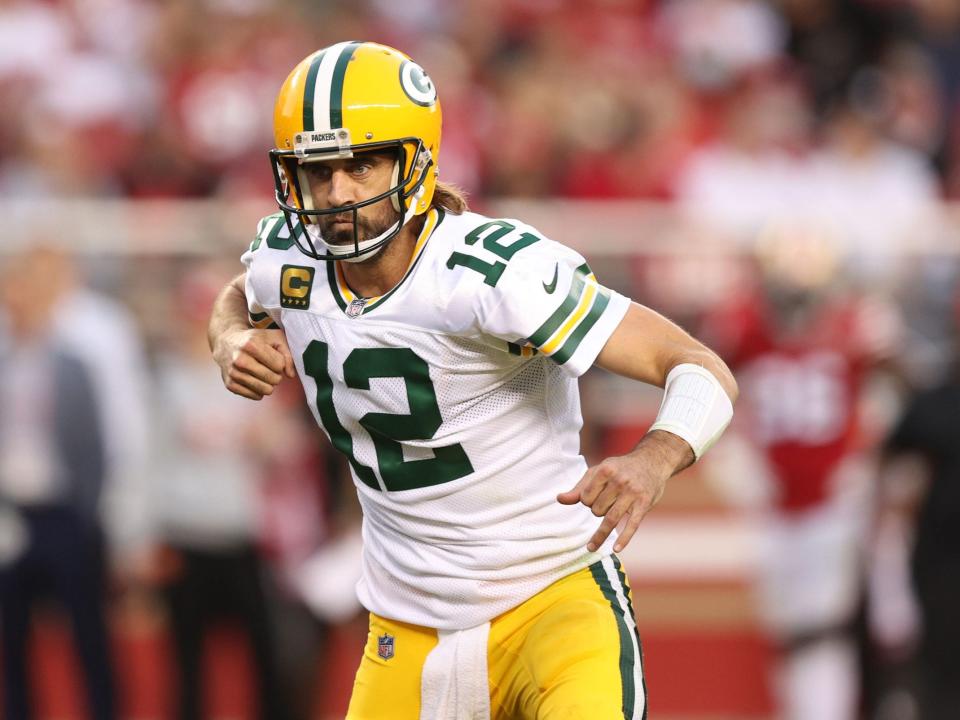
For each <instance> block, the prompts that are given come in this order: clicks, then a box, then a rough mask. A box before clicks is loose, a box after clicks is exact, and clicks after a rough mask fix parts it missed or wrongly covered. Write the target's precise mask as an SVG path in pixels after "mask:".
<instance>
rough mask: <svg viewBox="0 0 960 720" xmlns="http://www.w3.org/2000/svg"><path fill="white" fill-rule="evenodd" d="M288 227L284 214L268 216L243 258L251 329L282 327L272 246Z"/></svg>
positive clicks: (259, 226) (262, 220) (241, 258)
mask: <svg viewBox="0 0 960 720" xmlns="http://www.w3.org/2000/svg"><path fill="white" fill-rule="evenodd" d="M284 230H286V223H285V222H284V220H283V216H282V215H281V214H280V213H276V214H274V215H268V216H267V217H265V218H263V219H261V220H260V222H259V223H257V235H256V237H255V238H254V240H253V242H252V243H251V244H250V247H249V248H248V249H247V251H246V252H245V253H243V255H242V256H241V257H240V261H241V262H242V263H243V266H244V268H246V281H245V285H244V292H245V294H246V297H247V319H248V320H249V322H250V326H251V327H255V328H261V329H264V328H278V327H280V310H279V298H278V297H277V295H278V293H277V291H276V287H275V286H276V285H277V283H276V282H271V281H270V278H271V276H272V273H271V267H272V266H273V265H274V263H272V262H271V258H270V255H269V249H270V242H271V241H272V240H273V239H274V238H276V237H277V236H278V235H279V234H280V233H281V232H282V231H284Z"/></svg>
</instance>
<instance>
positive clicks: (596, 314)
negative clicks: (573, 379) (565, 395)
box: [551, 287, 610, 365]
mask: <svg viewBox="0 0 960 720" xmlns="http://www.w3.org/2000/svg"><path fill="white" fill-rule="evenodd" d="M609 303H610V291H609V290H607V289H606V288H602V287H601V288H598V289H597V297H596V299H595V300H594V301H593V307H592V308H590V312H588V313H587V316H586V317H585V318H584V319H583V320H581V321H580V324H579V325H577V327H576V329H575V330H574V331H573V332H572V333H570V337H568V338H567V341H566V342H565V343H564V344H563V345H562V346H561V347H560V349H559V350H557V351H556V352H555V353H554V354H553V355H551V357H552V358H553V360H554V362H556V363H557V365H563V364H564V363H565V362H566V361H567V360H569V359H570V358H571V356H572V355H573V354H574V353H575V352H576V351H577V348H578V347H580V343H581V341H582V340H583V338H584V336H585V335H586V334H587V333H588V332H590V328H592V327H593V326H594V325H596V323H597V320H599V319H600V316H601V315H603V311H604V310H606V309H607V305H608V304H609Z"/></svg>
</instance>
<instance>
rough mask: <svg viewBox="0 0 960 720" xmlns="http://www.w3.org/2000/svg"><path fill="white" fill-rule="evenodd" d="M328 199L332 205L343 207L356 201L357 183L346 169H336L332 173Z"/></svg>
mask: <svg viewBox="0 0 960 720" xmlns="http://www.w3.org/2000/svg"><path fill="white" fill-rule="evenodd" d="M327 201H328V202H329V204H330V207H341V206H342V205H349V204H350V203H353V202H356V183H354V182H353V179H352V178H351V177H350V174H349V173H348V172H346V171H345V170H335V171H334V172H333V173H332V174H331V175H330V185H329V187H328V188H327Z"/></svg>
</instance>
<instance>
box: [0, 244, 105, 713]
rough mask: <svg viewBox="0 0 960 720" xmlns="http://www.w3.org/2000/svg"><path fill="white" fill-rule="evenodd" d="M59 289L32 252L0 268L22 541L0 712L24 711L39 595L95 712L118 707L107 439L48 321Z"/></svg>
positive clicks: (6, 428)
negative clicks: (106, 505)
mask: <svg viewBox="0 0 960 720" xmlns="http://www.w3.org/2000/svg"><path fill="white" fill-rule="evenodd" d="M55 300H56V288H55V287H54V288H51V287H49V285H48V284H46V283H45V282H44V278H43V277H42V276H40V275H38V274H37V273H36V268H35V266H33V265H32V263H31V254H30V253H25V254H23V255H18V256H15V257H13V258H10V259H8V261H7V262H6V263H5V267H4V268H3V270H2V272H0V314H2V315H3V318H4V320H3V323H2V325H3V326H5V331H4V332H2V333H0V376H2V377H3V378H4V382H3V383H2V384H0V505H2V506H3V509H4V510H5V511H6V512H5V513H4V514H5V516H6V517H7V518H8V522H10V520H9V519H10V518H13V519H14V523H15V524H16V525H17V527H18V528H19V531H18V532H17V533H16V535H18V536H19V538H20V542H19V543H18V545H19V547H8V548H7V550H8V552H7V554H6V555H7V556H6V557H2V558H0V623H2V625H0V632H2V653H3V675H4V678H3V693H4V711H5V712H4V717H6V718H7V719H8V720H29V718H32V717H33V713H32V711H31V702H30V697H29V687H30V682H29V677H28V671H29V663H28V662H27V646H28V640H29V627H30V615H31V611H32V609H33V607H34V606H35V604H36V602H37V600H38V598H39V597H40V596H41V595H42V594H44V593H46V594H49V595H51V596H53V597H54V598H56V599H57V600H58V601H59V602H60V603H61V604H62V605H63V607H64V608H65V610H66V612H67V615H68V617H69V619H70V622H71V626H72V630H73V635H74V641H75V644H76V648H77V651H78V656H79V660H80V666H81V667H82V669H83V673H84V679H85V682H86V689H87V695H88V701H89V708H90V713H89V715H90V717H91V718H93V719H94V720H112V718H114V717H115V716H116V712H115V699H114V694H115V693H114V681H113V675H112V670H111V663H110V653H109V640H108V633H107V628H106V621H105V616H104V589H105V572H104V557H103V542H102V533H101V524H100V519H99V500H100V494H101V491H102V488H103V482H104V476H105V462H106V461H105V448H104V440H103V433H102V428H101V420H100V414H99V411H98V407H97V401H96V395H95V393H94V389H93V385H92V382H91V378H90V374H89V371H88V369H87V368H86V366H85V365H84V364H83V363H82V362H81V361H80V360H79V359H78V358H77V357H76V356H74V355H72V354H71V353H69V352H68V351H66V350H64V349H63V348H62V347H60V346H59V345H58V343H57V341H56V340H55V339H54V338H53V336H52V335H51V334H50V332H49V328H50V325H51V323H50V321H51V317H50V315H51V312H52V308H53V307H54V306H55Z"/></svg>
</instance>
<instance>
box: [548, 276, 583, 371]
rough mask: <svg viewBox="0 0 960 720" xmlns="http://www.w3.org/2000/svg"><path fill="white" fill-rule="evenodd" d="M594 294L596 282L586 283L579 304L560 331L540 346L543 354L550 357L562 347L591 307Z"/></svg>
mask: <svg viewBox="0 0 960 720" xmlns="http://www.w3.org/2000/svg"><path fill="white" fill-rule="evenodd" d="M596 294H597V282H596V280H595V279H593V280H589V281H588V282H587V283H586V289H585V290H584V293H583V295H581V296H580V302H579V303H577V307H576V308H575V309H574V311H573V313H572V314H571V315H570V317H568V318H567V321H566V322H565V323H563V325H561V326H560V329H559V330H557V332H556V333H555V334H554V335H553V337H552V338H550V339H549V340H547V342H545V343H544V344H543V345H541V346H540V349H541V350H542V351H543V352H545V353H547V354H549V355H552V354H553V353H554V352H556V351H557V349H558V348H559V347H560V346H561V345H563V343H564V341H566V339H567V338H568V337H569V335H570V333H572V332H573V329H574V328H575V327H576V326H577V324H578V323H579V322H580V321H581V320H582V319H583V316H584V315H586V314H587V311H588V310H589V309H590V306H591V305H593V298H594V296H595V295H596Z"/></svg>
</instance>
